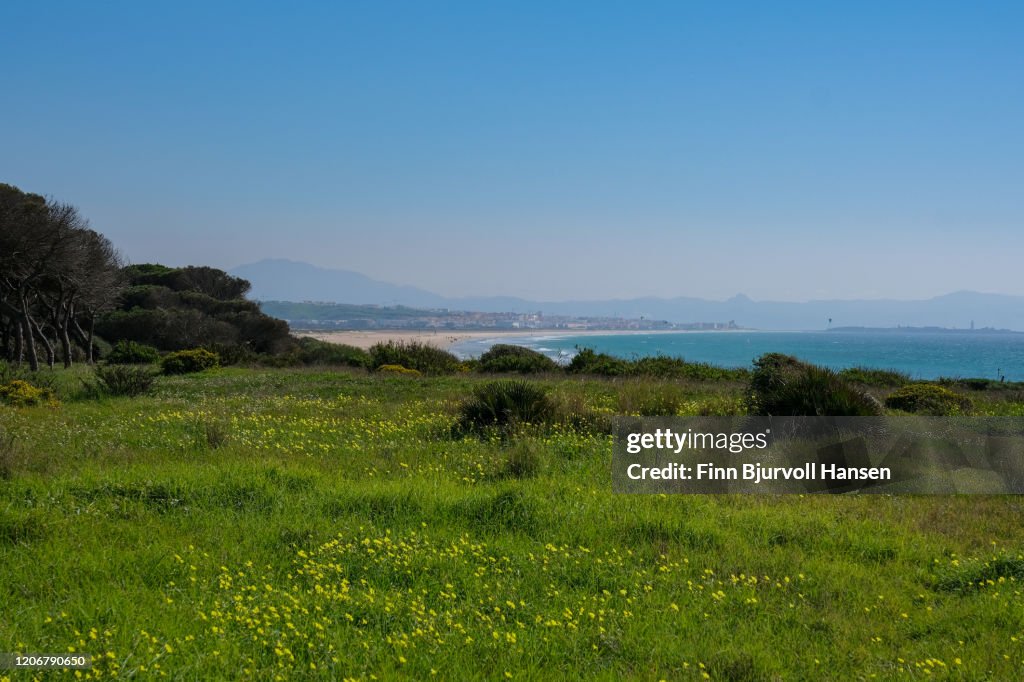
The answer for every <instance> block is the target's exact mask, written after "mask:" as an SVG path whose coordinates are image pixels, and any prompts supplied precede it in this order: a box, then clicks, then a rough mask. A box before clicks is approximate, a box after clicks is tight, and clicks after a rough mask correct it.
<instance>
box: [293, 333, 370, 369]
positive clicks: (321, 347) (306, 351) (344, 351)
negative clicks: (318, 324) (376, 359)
mask: <svg viewBox="0 0 1024 682" xmlns="http://www.w3.org/2000/svg"><path fill="white" fill-rule="evenodd" d="M298 344H299V353H298V355H299V360H300V361H301V362H302V364H304V365H345V366H347V367H369V366H370V354H369V353H367V352H366V351H365V350H363V349H362V348H356V347H355V346H349V345H346V344H343V343H328V342H326V341H319V340H317V339H312V338H309V337H303V338H301V339H299V341H298Z"/></svg>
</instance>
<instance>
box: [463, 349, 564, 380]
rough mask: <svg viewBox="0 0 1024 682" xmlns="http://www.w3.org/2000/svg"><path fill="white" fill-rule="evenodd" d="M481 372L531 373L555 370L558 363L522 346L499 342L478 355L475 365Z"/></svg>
mask: <svg viewBox="0 0 1024 682" xmlns="http://www.w3.org/2000/svg"><path fill="white" fill-rule="evenodd" d="M477 369H479V371H481V372H488V373H491V374H494V373H499V372H519V373H521V374H533V373H537V372H555V371H557V370H558V365H557V364H556V363H555V361H554V360H552V359H551V358H549V357H548V356H546V355H544V354H543V353H538V352H537V351H535V350H531V349H529V348H524V347H523V346H513V345H511V344H507V343H499V344H495V345H493V346H491V347H490V349H489V350H488V351H487V352H486V353H484V354H483V355H481V356H480V363H479V366H478V367H477Z"/></svg>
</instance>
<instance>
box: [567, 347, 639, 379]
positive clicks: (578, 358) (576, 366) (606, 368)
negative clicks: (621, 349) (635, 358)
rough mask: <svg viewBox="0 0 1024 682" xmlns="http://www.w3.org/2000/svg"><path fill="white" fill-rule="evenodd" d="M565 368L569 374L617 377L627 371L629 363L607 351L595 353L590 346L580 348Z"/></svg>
mask: <svg viewBox="0 0 1024 682" xmlns="http://www.w3.org/2000/svg"><path fill="white" fill-rule="evenodd" d="M566 370H567V371H568V372H569V373H570V374H597V375H600V376H606V377H617V376H622V375H623V374H627V373H628V372H629V363H628V362H627V361H626V360H623V359H621V358H617V357H615V356H613V355H608V354H607V353H597V352H595V351H594V349H592V348H580V349H579V350H578V351H577V353H576V355H574V356H573V358H572V360H570V361H569V365H568V366H567V367H566Z"/></svg>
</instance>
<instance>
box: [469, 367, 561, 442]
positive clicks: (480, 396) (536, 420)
mask: <svg viewBox="0 0 1024 682" xmlns="http://www.w3.org/2000/svg"><path fill="white" fill-rule="evenodd" d="M551 416H552V404H551V401H550V400H548V397H547V393H545V391H544V390H543V389H541V388H538V387H537V386H534V385H533V384H531V383H530V382H528V381H518V380H508V381H492V382H490V383H487V384H484V385H483V386H479V387H477V389H476V390H475V391H473V396H472V397H471V398H469V399H468V400H466V401H464V402H463V403H462V405H461V406H460V407H459V418H458V421H457V422H456V425H455V431H456V433H457V434H465V433H484V432H486V431H487V430H489V429H494V428H497V429H501V430H503V431H506V432H508V431H511V430H513V429H515V428H516V427H517V426H520V425H523V424H540V423H543V422H545V421H547V420H549V419H550V417H551Z"/></svg>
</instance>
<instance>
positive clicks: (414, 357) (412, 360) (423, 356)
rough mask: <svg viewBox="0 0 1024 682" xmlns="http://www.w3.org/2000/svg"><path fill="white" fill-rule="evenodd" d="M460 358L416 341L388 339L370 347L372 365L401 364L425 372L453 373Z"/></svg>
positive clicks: (373, 366)
mask: <svg viewBox="0 0 1024 682" xmlns="http://www.w3.org/2000/svg"><path fill="white" fill-rule="evenodd" d="M459 364H460V363H459V359H458V358H457V357H455V356H454V355H452V354H451V353H449V352H448V351H446V350H441V349H440V348H435V347H434V346H431V345H429V344H426V343H418V342H416V341H408V342H405V341H399V342H397V343H396V342H395V341H388V342H387V343H378V344H374V345H373V346H372V347H371V348H370V366H371V367H372V368H373V369H377V368H378V367H380V366H382V365H401V366H402V367H407V368H409V369H415V370H417V371H419V372H422V373H423V374H451V373H454V372H457V371H458V370H459Z"/></svg>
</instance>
